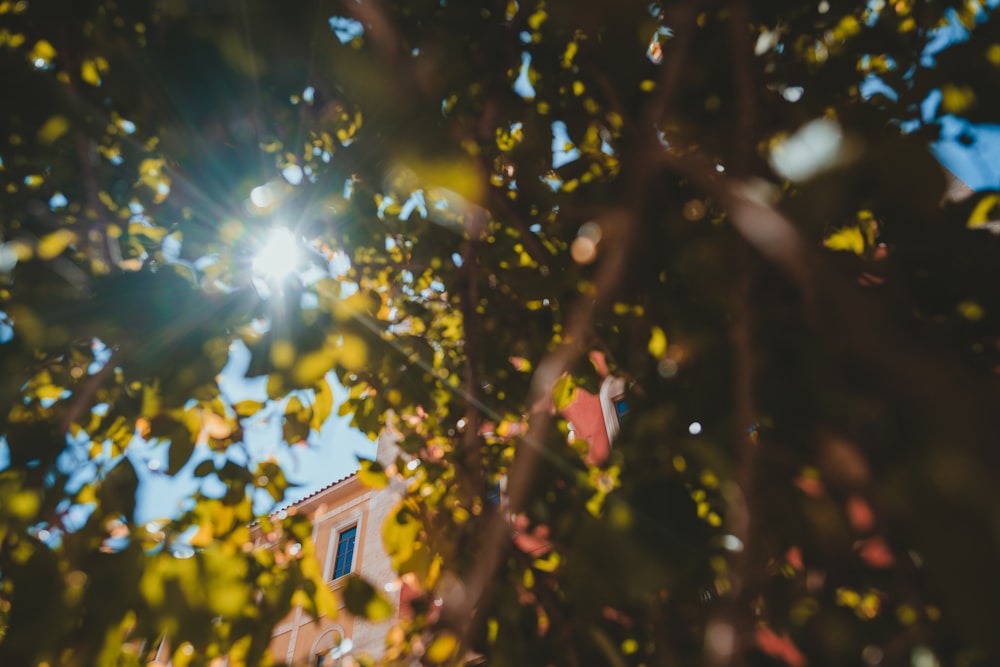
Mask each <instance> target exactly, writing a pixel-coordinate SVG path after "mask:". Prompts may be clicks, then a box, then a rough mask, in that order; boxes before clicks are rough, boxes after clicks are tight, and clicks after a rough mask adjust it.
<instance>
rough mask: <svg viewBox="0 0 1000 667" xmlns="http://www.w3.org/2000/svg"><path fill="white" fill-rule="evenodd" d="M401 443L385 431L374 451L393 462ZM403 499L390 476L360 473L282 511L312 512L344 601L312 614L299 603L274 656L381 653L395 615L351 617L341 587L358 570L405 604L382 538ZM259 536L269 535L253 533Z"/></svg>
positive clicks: (299, 662)
mask: <svg viewBox="0 0 1000 667" xmlns="http://www.w3.org/2000/svg"><path fill="white" fill-rule="evenodd" d="M395 455H396V448H395V446H394V445H393V444H392V442H391V439H390V438H389V437H386V436H383V437H381V438H380V439H379V443H378V448H377V452H376V457H377V459H378V460H379V462H380V463H383V464H384V465H389V464H391V463H392V461H393V460H394V459H395ZM398 500H399V489H398V488H397V487H395V486H394V485H392V484H390V485H389V486H388V487H386V488H385V489H379V490H373V489H370V488H368V487H366V486H365V485H364V484H362V483H361V480H360V479H359V478H358V475H357V474H356V473H355V474H351V475H348V476H347V477H344V478H343V479H340V480H337V481H336V482H333V483H332V484H330V485H328V486H326V487H324V488H322V489H320V490H319V491H316V492H315V493H313V494H311V495H309V496H306V497H305V498H303V499H301V500H299V501H298V502H296V503H294V504H293V505H291V506H288V507H286V508H284V509H282V510H279V511H278V512H279V513H280V512H288V511H295V512H301V513H305V514H307V515H308V516H311V517H312V518H313V529H312V530H313V532H312V538H313V542H314V543H315V545H316V557H317V558H319V560H320V565H321V567H322V572H323V577H324V579H325V580H326V581H327V584H328V585H329V586H330V589H331V590H332V591H333V592H334V594H335V595H337V598H338V601H340V605H341V606H340V610H339V612H338V614H337V618H335V619H328V618H320V619H319V620H315V621H314V620H313V619H312V617H311V616H310V615H309V614H308V613H306V612H305V611H303V610H302V609H301V608H296V609H294V610H293V611H292V612H291V614H289V616H288V617H287V618H285V619H284V620H283V621H282V622H281V623H279V624H278V625H277V626H276V627H275V628H274V630H273V631H272V636H271V654H272V656H273V657H274V660H275V662H277V663H279V664H281V663H285V664H288V665H293V666H294V667H305V666H306V665H308V666H309V667H319V666H322V667H330V666H332V665H345V666H346V665H350V664H352V663H353V662H354V660H353V659H352V658H353V656H355V655H362V654H367V655H370V656H372V657H374V658H378V657H380V656H381V654H382V652H383V645H384V640H385V635H386V633H387V632H388V630H389V628H390V627H391V626H392V624H393V622H394V620H395V619H394V618H390V619H389V620H387V621H384V622H382V623H378V624H373V623H369V622H368V621H366V620H363V619H356V618H353V617H352V616H351V615H350V614H348V613H347V611H346V609H344V608H343V601H342V599H341V596H340V595H339V591H340V589H342V588H343V586H344V583H345V582H346V580H347V577H348V576H349V575H352V574H354V575H360V576H362V577H364V578H365V579H366V580H367V581H369V582H371V583H372V584H373V585H374V586H376V588H378V589H383V588H384V589H385V591H384V595H385V596H386V597H387V598H388V599H389V601H390V602H391V603H392V605H393V607H394V609H396V610H397V614H398V610H399V604H400V592H399V587H398V586H392V585H390V586H386V584H391V583H392V582H395V581H396V578H397V577H396V573H395V572H393V570H392V565H391V562H390V559H389V556H388V555H387V554H386V552H385V548H384V547H383V545H382V524H383V523H384V522H385V519H386V516H387V515H388V513H389V512H390V511H391V510H392V508H393V507H394V506H395V505H396V503H397V502H398ZM254 539H255V540H256V541H258V543H260V542H262V541H263V540H264V536H262V535H260V534H255V536H254Z"/></svg>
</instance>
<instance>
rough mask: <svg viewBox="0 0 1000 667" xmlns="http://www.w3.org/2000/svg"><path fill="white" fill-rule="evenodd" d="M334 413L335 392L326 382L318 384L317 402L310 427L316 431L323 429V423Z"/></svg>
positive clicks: (321, 381)
mask: <svg viewBox="0 0 1000 667" xmlns="http://www.w3.org/2000/svg"><path fill="white" fill-rule="evenodd" d="M332 411H333V391H332V390H331V389H330V385H329V384H328V383H327V381H326V380H320V381H319V382H317V383H316V400H315V402H314V403H313V416H312V423H311V424H310V427H311V428H312V429H314V430H316V431H319V430H320V429H322V428H323V423H324V422H325V421H326V419H327V417H329V416H330V413H331V412H332Z"/></svg>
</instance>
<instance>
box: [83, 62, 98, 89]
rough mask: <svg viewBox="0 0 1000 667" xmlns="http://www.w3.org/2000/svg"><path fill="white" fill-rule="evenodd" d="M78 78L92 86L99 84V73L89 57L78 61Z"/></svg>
mask: <svg viewBox="0 0 1000 667" xmlns="http://www.w3.org/2000/svg"><path fill="white" fill-rule="evenodd" d="M80 78H81V79H82V80H83V81H84V82H85V83H89V84H90V85H92V86H99V85H101V74H100V72H99V71H98V70H97V63H95V62H94V61H93V60H90V59H87V60H84V61H83V62H82V63H80Z"/></svg>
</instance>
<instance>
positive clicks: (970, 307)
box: [958, 299, 984, 322]
mask: <svg viewBox="0 0 1000 667" xmlns="http://www.w3.org/2000/svg"><path fill="white" fill-rule="evenodd" d="M958 312H959V314H960V315H961V316H962V317H964V318H965V319H967V320H969V321H971V322H978V321H979V320H981V319H983V314H984V311H983V307H982V306H981V305H979V303H978V302H976V301H973V300H972V299H969V300H967V301H963V302H962V303H960V304H958Z"/></svg>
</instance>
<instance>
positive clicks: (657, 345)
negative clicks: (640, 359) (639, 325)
mask: <svg viewBox="0 0 1000 667" xmlns="http://www.w3.org/2000/svg"><path fill="white" fill-rule="evenodd" d="M647 348H648V349H649V353H650V354H651V355H653V356H654V357H656V358H657V359H660V358H662V357H663V355H664V354H666V353H667V335H666V334H665V333H663V329H661V328H660V327H653V328H652V330H651V331H650V336H649V345H648V346H647Z"/></svg>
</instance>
